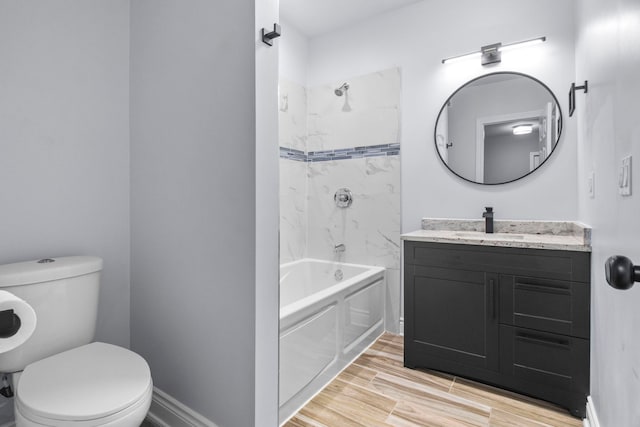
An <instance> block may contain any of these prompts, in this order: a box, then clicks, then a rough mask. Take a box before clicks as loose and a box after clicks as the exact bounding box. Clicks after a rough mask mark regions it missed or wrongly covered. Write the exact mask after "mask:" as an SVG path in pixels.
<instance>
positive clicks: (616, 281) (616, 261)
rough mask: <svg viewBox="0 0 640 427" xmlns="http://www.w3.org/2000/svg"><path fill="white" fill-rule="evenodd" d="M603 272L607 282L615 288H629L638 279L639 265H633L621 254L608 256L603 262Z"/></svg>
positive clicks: (639, 276)
mask: <svg viewBox="0 0 640 427" xmlns="http://www.w3.org/2000/svg"><path fill="white" fill-rule="evenodd" d="M604 273H605V276H606V277H607V283H609V285H611V287H612V288H616V289H629V288H630V287H632V286H633V282H639V281H640V267H638V266H635V265H633V263H632V262H631V260H630V259H629V258H627V257H625V256H622V255H615V256H612V257H609V259H608V260H607V261H606V262H605V263H604Z"/></svg>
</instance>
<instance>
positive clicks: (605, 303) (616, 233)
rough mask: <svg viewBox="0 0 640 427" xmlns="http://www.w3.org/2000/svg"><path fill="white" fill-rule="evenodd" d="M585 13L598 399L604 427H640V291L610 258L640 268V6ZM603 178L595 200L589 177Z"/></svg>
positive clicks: (624, 1)
mask: <svg viewBox="0 0 640 427" xmlns="http://www.w3.org/2000/svg"><path fill="white" fill-rule="evenodd" d="M576 5H577V6H576V7H577V9H576V10H577V19H576V22H577V24H578V25H577V29H578V31H577V43H576V44H577V56H576V79H575V80H576V82H582V81H584V80H585V79H588V80H589V93H588V94H587V95H585V94H583V93H582V92H578V93H577V104H578V106H577V110H576V115H577V116H574V118H573V119H572V120H574V119H577V122H578V129H579V141H580V144H579V146H578V148H579V149H578V165H579V169H578V183H579V192H578V193H579V213H580V217H581V219H582V220H583V221H585V222H587V223H588V224H590V225H591V226H592V227H593V253H592V283H593V290H592V310H591V313H592V314H591V336H592V341H591V395H592V397H593V401H594V404H595V407H596V409H597V412H598V416H599V418H600V425H601V426H603V427H616V426H638V425H640V405H638V402H640V340H639V339H638V331H640V310H638V307H640V286H639V285H638V284H636V285H635V286H634V287H633V288H632V289H630V290H628V291H619V290H614V289H613V288H611V287H609V286H608V285H607V283H606V281H605V277H604V269H603V265H604V262H605V260H606V259H607V257H609V256H611V255H615V254H621V255H626V256H628V257H629V258H631V259H632V260H633V261H634V262H635V263H636V264H640V245H639V244H638V241H639V239H640V216H638V212H640V179H638V178H639V177H640V173H638V170H639V169H638V165H639V164H640V163H638V162H639V161H640V122H639V121H638V111H640V82H639V81H638V70H640V30H639V29H640V25H639V24H638V23H639V22H640V8H639V7H638V6H639V4H638V1H637V0H581V1H577V2H576ZM629 154H632V155H633V161H634V163H635V164H634V166H633V167H635V169H636V171H635V172H632V179H633V182H632V191H633V194H632V196H631V197H622V196H620V195H618V192H617V177H618V167H619V165H620V161H621V159H622V157H624V156H626V155H629ZM592 171H593V172H595V183H596V184H595V198H593V199H592V198H589V196H588V190H587V179H588V176H589V174H590V173H591V172H592Z"/></svg>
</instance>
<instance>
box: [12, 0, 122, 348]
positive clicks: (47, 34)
mask: <svg viewBox="0 0 640 427" xmlns="http://www.w3.org/2000/svg"><path fill="white" fill-rule="evenodd" d="M0 58H1V59H0V206H1V207H2V208H1V210H2V213H1V214H0V217H1V218H2V221H0V263H9V262H17V261H26V260H32V259H39V258H45V257H55V256H65V255H96V256H100V257H102V258H103V259H104V271H103V273H102V283H101V289H100V305H99V313H98V324H97V331H96V339H97V340H100V341H107V342H111V343H114V344H118V345H122V346H125V347H128V346H129V2H128V1H127V0H95V1H90V2H87V1H84V0H58V1H55V2H47V1H39V0H21V1H2V2H0Z"/></svg>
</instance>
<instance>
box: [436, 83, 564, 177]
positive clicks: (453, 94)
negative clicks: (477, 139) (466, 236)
mask: <svg viewBox="0 0 640 427" xmlns="http://www.w3.org/2000/svg"><path fill="white" fill-rule="evenodd" d="M498 74H515V75H518V76H522V77H527V78H529V79H531V80H533V81H535V82H537V83H538V84H540V85H541V86H542V87H544V88H545V89H546V90H547V92H549V93H550V94H551V97H552V98H553V100H554V101H555V103H556V105H557V107H558V114H559V117H558V120H559V123H558V138H557V140H556V143H555V145H554V147H553V150H551V152H550V153H549V154H548V155H547V158H546V159H544V161H543V162H542V163H540V164H539V165H538V167H537V168H535V169H534V170H532V171H530V172H528V173H526V174H524V175H522V176H520V177H518V178H515V179H512V180H511V181H505V182H495V183H484V182H477V181H472V180H470V179H468V178H465V177H463V176H462V175H460V174H458V173H456V172H455V171H454V170H453V169H451V168H450V167H449V165H447V163H446V162H445V161H444V159H443V158H442V156H441V155H440V151H439V150H438V138H437V136H438V122H439V121H440V116H441V115H442V111H444V109H445V107H446V106H447V105H448V104H449V102H450V101H451V98H453V97H454V96H455V95H456V94H457V93H458V92H460V91H461V90H462V89H464V88H465V87H466V86H467V85H469V84H471V83H473V82H475V81H477V80H480V79H482V78H485V77H488V76H495V75H498ZM563 130H564V115H563V114H562V107H561V106H560V102H558V98H557V97H556V95H555V94H554V93H553V91H552V90H551V89H550V88H549V86H547V85H546V84H544V83H543V82H542V81H541V80H539V79H537V78H535V77H533V76H530V75H529V74H525V73H520V72H517V71H496V72H493V73H487V74H483V75H481V76H478V77H475V78H473V79H471V80H469V81H467V82H466V83H464V84H463V85H462V86H460V87H459V88H458V89H456V90H455V91H454V92H453V93H452V94H451V95H450V96H449V97H448V98H447V100H446V101H445V102H444V104H443V105H442V107H441V108H440V111H439V112H438V117H437V118H436V123H435V126H434V127H433V142H434V147H435V150H436V153H437V155H438V158H439V159H440V161H441V162H442V164H443V165H445V167H446V168H447V169H449V171H450V172H451V173H452V174H454V175H455V176H457V177H458V178H460V179H463V180H464V181H467V182H470V183H472V184H477V185H503V184H509V183H512V182H515V181H519V180H521V179H523V178H525V177H527V176H529V175H531V174H532V173H534V172H535V171H537V170H538V169H540V168H542V165H544V164H545V163H546V162H547V160H549V159H550V158H551V155H552V154H553V153H554V152H555V151H556V148H557V147H558V144H560V138H561V137H562V131H563ZM445 143H446V141H445Z"/></svg>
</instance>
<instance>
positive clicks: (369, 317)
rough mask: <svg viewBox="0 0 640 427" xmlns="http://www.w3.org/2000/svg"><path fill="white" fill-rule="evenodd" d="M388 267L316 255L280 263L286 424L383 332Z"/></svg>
mask: <svg viewBox="0 0 640 427" xmlns="http://www.w3.org/2000/svg"><path fill="white" fill-rule="evenodd" d="M338 270H340V271H341V272H342V276H343V277H342V279H340V278H339V276H340V273H338V274H337V277H336V272H337V271H338ZM384 270H385V269H384V268H383V267H372V266H368V265H357V264H345V263H334V262H329V261H320V260H316V259H302V260H299V261H294V262H290V263H287V264H283V265H281V266H280V412H279V417H280V422H281V423H282V422H284V421H286V420H287V419H288V418H289V417H291V416H292V415H293V414H295V412H296V411H297V410H298V409H300V407H301V406H303V405H304V403H306V401H307V400H309V399H310V398H311V397H312V396H313V395H315V394H316V393H317V392H318V391H320V390H321V389H322V388H323V387H324V386H325V385H326V384H327V383H329V381H330V380H331V379H332V378H333V377H334V376H335V375H336V374H338V373H339V372H340V371H341V370H342V369H344V368H345V367H346V366H347V365H348V364H349V363H351V362H352V361H353V359H355V358H356V357H357V356H358V355H359V354H360V353H361V352H362V351H363V350H365V349H366V348H367V347H368V346H369V345H370V344H371V343H373V342H374V341H375V340H376V339H377V338H378V337H379V336H380V334H382V332H383V330H384V289H385V286H384Z"/></svg>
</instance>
